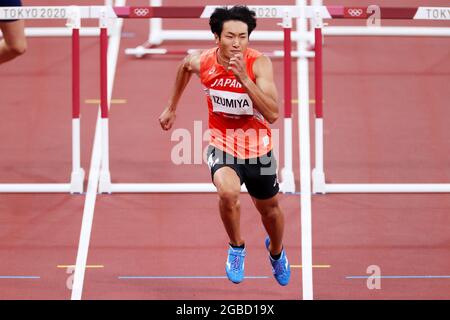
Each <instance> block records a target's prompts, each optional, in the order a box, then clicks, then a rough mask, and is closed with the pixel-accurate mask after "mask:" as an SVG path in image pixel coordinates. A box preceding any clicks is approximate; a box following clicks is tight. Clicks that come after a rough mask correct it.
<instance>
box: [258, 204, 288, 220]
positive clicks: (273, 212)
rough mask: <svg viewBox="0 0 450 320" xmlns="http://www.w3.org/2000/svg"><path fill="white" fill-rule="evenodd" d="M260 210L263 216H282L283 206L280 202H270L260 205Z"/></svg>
mask: <svg viewBox="0 0 450 320" xmlns="http://www.w3.org/2000/svg"><path fill="white" fill-rule="evenodd" d="M258 209H259V210H258V211H259V213H260V214H261V216H262V217H263V218H274V219H275V218H277V217H279V216H282V214H283V213H282V212H281V208H280V206H279V204H278V202H274V203H268V204H265V205H264V206H259V207H258Z"/></svg>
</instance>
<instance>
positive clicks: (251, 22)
mask: <svg viewBox="0 0 450 320" xmlns="http://www.w3.org/2000/svg"><path fill="white" fill-rule="evenodd" d="M230 20H237V21H242V22H244V23H245V24H246V25H247V27H248V35H249V36H250V33H252V31H253V30H254V29H255V28H256V13H255V11H252V10H250V9H249V8H248V7H247V6H234V7H232V8H230V9H228V8H227V7H223V8H217V9H215V10H214V12H213V14H212V15H211V17H210V18H209V26H210V27H211V32H212V33H215V34H217V36H219V38H220V34H221V33H222V28H223V24H224V23H225V22H227V21H230Z"/></svg>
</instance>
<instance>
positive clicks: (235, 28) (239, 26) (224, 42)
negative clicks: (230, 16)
mask: <svg viewBox="0 0 450 320" xmlns="http://www.w3.org/2000/svg"><path fill="white" fill-rule="evenodd" d="M216 43H217V45H218V46H219V50H220V53H221V55H222V57H223V58H226V59H228V60H229V59H230V58H232V57H234V56H235V55H236V54H239V53H244V52H245V50H247V46H248V27H247V25H246V24H245V23H244V22H242V21H237V20H230V21H227V22H225V23H224V24H223V27H222V34H221V35H220V37H218V36H217V35H216Z"/></svg>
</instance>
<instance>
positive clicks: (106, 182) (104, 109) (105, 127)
mask: <svg viewBox="0 0 450 320" xmlns="http://www.w3.org/2000/svg"><path fill="white" fill-rule="evenodd" d="M100 108H101V119H100V121H101V143H102V144H101V150H102V152H101V157H102V158H101V169H100V178H99V192H100V193H111V174H110V171H109V120H108V18H107V15H106V10H105V9H104V10H103V11H102V13H101V17H100Z"/></svg>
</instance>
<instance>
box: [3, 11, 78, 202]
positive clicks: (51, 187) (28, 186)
mask: <svg viewBox="0 0 450 320" xmlns="http://www.w3.org/2000/svg"><path fill="white" fill-rule="evenodd" d="M65 18H67V24H66V27H67V30H68V32H69V33H70V34H71V35H72V172H71V178H70V183H2V184H0V193H59V192H61V193H63V192H70V193H72V194H73V193H83V184H84V176H85V173H84V170H83V169H82V168H81V159H80V158H81V151H80V27H81V12H80V9H79V8H78V7H75V6H74V7H69V8H68V15H67V17H65ZM61 19H64V18H61Z"/></svg>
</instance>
